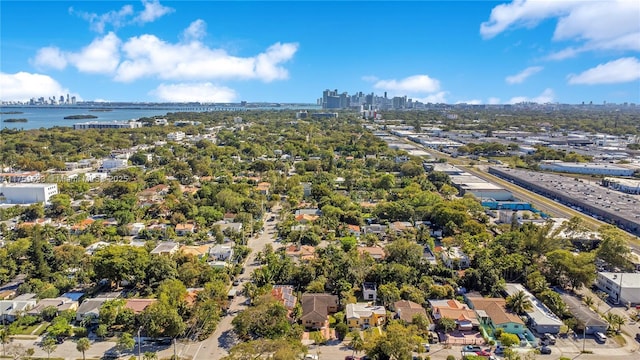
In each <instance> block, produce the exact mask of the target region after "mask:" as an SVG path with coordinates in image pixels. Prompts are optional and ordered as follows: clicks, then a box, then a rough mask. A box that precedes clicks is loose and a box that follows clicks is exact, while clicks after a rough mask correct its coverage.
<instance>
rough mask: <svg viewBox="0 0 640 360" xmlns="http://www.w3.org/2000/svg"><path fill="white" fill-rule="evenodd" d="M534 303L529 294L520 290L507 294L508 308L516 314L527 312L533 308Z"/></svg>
mask: <svg viewBox="0 0 640 360" xmlns="http://www.w3.org/2000/svg"><path fill="white" fill-rule="evenodd" d="M532 307H533V304H532V303H531V300H529V297H528V296H527V294H526V293H525V292H524V291H522V290H520V291H518V292H517V293H515V294H513V295H509V296H507V308H508V309H510V310H511V311H513V312H514V313H516V314H524V313H525V312H527V311H529V310H531V309H532Z"/></svg>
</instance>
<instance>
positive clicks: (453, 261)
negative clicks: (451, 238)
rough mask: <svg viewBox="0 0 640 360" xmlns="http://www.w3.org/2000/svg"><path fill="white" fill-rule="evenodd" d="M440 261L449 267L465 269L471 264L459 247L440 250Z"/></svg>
mask: <svg viewBox="0 0 640 360" xmlns="http://www.w3.org/2000/svg"><path fill="white" fill-rule="evenodd" d="M441 254H442V262H443V263H444V265H445V266H446V267H448V268H450V269H453V268H457V269H466V268H468V267H469V266H471V262H470V261H469V257H468V256H467V254H465V253H464V252H463V251H462V249H460V248H459V247H451V248H449V249H447V250H444V251H442V252H441Z"/></svg>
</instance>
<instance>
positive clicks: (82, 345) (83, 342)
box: [76, 337, 91, 360]
mask: <svg viewBox="0 0 640 360" xmlns="http://www.w3.org/2000/svg"><path fill="white" fill-rule="evenodd" d="M90 347H91V342H90V341H89V339H88V338H86V337H83V338H82V339H80V340H78V343H77V344H76V350H78V351H80V352H81V353H82V360H86V357H85V352H86V351H87V350H89V348H90Z"/></svg>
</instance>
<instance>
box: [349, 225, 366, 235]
mask: <svg viewBox="0 0 640 360" xmlns="http://www.w3.org/2000/svg"><path fill="white" fill-rule="evenodd" d="M347 232H348V233H349V235H351V236H355V237H356V238H359V237H360V235H361V234H362V232H361V231H360V226H358V225H347Z"/></svg>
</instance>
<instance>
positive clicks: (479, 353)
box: [476, 350, 491, 356]
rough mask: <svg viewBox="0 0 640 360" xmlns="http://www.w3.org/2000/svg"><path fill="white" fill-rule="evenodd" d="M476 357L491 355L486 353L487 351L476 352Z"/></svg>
mask: <svg viewBox="0 0 640 360" xmlns="http://www.w3.org/2000/svg"><path fill="white" fill-rule="evenodd" d="M476 355H478V356H491V353H490V352H488V351H487V350H480V351H476Z"/></svg>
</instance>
